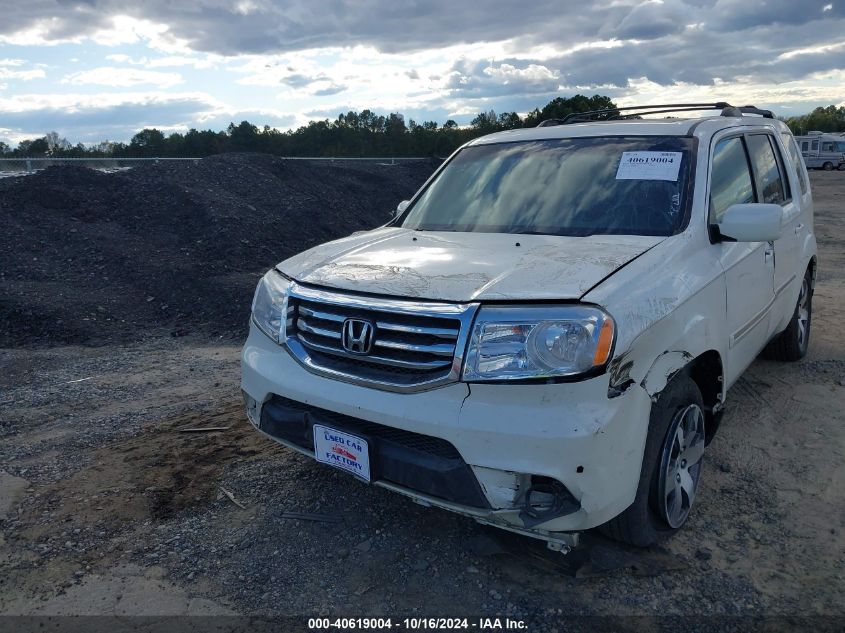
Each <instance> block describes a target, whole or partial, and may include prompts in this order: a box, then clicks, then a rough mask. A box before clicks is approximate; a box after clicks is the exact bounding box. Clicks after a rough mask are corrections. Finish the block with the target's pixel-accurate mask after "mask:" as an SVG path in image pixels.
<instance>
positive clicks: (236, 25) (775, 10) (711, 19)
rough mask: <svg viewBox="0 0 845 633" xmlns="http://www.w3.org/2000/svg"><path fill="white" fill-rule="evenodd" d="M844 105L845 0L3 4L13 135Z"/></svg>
mask: <svg viewBox="0 0 845 633" xmlns="http://www.w3.org/2000/svg"><path fill="white" fill-rule="evenodd" d="M578 93H581V94H587V95H592V94H603V95H608V96H610V97H612V98H613V99H614V100H615V101H616V102H617V104H620V105H632V104H639V103H644V104H648V103H667V102H679V101H716V100H724V101H729V102H731V103H734V104H736V105H746V104H754V105H757V106H758V107H768V108H771V109H772V110H774V112H775V113H776V114H778V115H785V116H790V115H795V114H803V113H806V112H808V111H810V110H812V109H813V108H814V107H817V106H819V105H830V104H837V105H845V0H645V1H643V0H597V1H595V2H589V1H588V0H574V1H573V0H554V1H551V2H546V1H544V0H533V1H531V2H524V3H518V2H514V1H513V0H510V1H507V2H506V1H502V0H490V1H486V2H485V1H483V0H477V1H475V2H467V1H466V0H425V1H422V0H409V1H404V2H403V1H402V0H0V141H5V142H7V143H9V144H10V145H14V144H15V143H17V142H19V141H20V140H22V139H25V138H36V137H39V136H43V135H44V134H45V133H47V132H50V131H56V132H58V133H59V134H60V135H61V136H64V137H66V138H67V139H68V140H70V141H71V142H73V143H77V142H83V143H86V144H87V143H96V142H99V141H104V140H111V141H128V140H129V139H130V138H131V137H132V135H133V134H134V133H135V132H137V131H138V130H140V129H142V128H144V127H157V128H159V129H161V130H163V131H165V132H171V131H185V130H187V129H189V128H192V127H195V128H198V129H208V128H210V129H213V130H220V129H224V128H225V127H226V126H227V125H228V124H229V123H230V122H235V123H238V122H240V121H242V120H248V121H250V122H252V123H254V124H257V125H259V126H263V125H270V126H271V127H277V128H279V129H290V128H296V127H299V126H300V125H304V124H306V123H307V122H308V121H310V120H314V119H324V118H330V119H334V118H336V116H337V115H338V114H339V113H340V112H346V111H349V110H359V111H360V110H363V109H365V108H369V109H371V110H374V111H376V112H378V113H380V114H386V113H389V112H401V113H403V114H404V115H405V117H406V120H408V119H414V120H415V121H417V122H418V123H420V122H422V121H429V120H432V121H437V122H438V123H443V122H445V121H446V120H448V119H453V120H455V121H456V122H457V123H458V124H461V125H464V124H467V123H468V122H469V121H470V120H471V119H472V118H473V117H474V116H475V115H476V114H477V113H479V112H481V111H489V110H491V109H492V110H495V111H496V112H505V111H508V112H510V111H516V112H519V113H520V114H524V113H526V112H528V111H530V110H532V109H533V108H535V107H542V106H543V105H545V104H546V103H548V102H549V101H550V100H551V99H553V98H554V97H557V96H564V97H567V96H572V95H574V94H578Z"/></svg>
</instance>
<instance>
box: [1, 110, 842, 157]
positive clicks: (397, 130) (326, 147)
mask: <svg viewBox="0 0 845 633" xmlns="http://www.w3.org/2000/svg"><path fill="white" fill-rule="evenodd" d="M615 107H616V104H615V103H614V102H613V101H612V100H611V99H610V97H606V96H602V95H593V96H592V97H586V96H584V95H575V96H574V97H568V98H564V97H557V98H555V99H552V100H551V101H550V102H549V103H547V104H546V105H545V106H543V107H542V108H535V109H534V110H532V111H531V112H529V113H528V114H527V115H526V116H525V117H524V118H523V117H521V116H520V115H519V114H517V113H516V112H502V113H499V114H497V113H496V112H494V111H492V110H490V111H488V112H481V113H479V114H478V115H477V116H476V117H475V118H474V119H472V121H471V122H470V124H469V126H465V127H459V126H458V124H457V123H455V121H453V120H451V119H450V120H448V121H446V122H445V123H443V124H438V123H437V122H435V121H425V122H422V123H417V122H416V121H414V120H413V119H410V120H408V121H407V122H406V119H405V117H404V116H403V115H402V114H399V113H395V112H394V113H390V114H388V115H380V114H376V113H375V112H373V111H372V110H363V111H361V112H355V111H350V112H347V113H346V114H339V115H338V117H337V118H336V119H334V120H333V121H332V120H329V119H323V120H321V121H311V122H309V123H308V124H307V125H304V126H302V127H300V128H298V129H296V130H288V131H281V130H278V129H276V128H272V127H270V126H267V125H265V126H264V127H263V128H259V127H258V126H256V125H254V124H252V123H250V122H249V121H242V122H241V123H239V124H237V125H235V124H234V123H230V124H229V127H228V128H226V129H225V130H222V131H218V132H215V131H213V130H196V129H193V128H192V129H190V130H188V131H187V132H185V133H181V132H173V133H171V134H165V133H164V132H162V131H161V130H158V129H156V128H145V129H143V130H141V131H140V132H138V133H137V134H135V135H134V136H133V137H132V139H131V140H130V141H129V143H120V142H118V143H114V142H110V141H104V142H102V143H98V144H96V145H88V146H86V145H83V144H82V143H78V144H76V145H72V144H71V143H69V142H68V141H67V140H66V139H64V138H62V137H61V136H60V135H59V134H57V133H56V132H50V133H49V134H45V135H44V136H43V137H40V138H36V139H28V140H23V141H21V142H20V143H18V145H17V147H15V148H11V147H10V146H9V145H7V144H6V143H3V142H2V141H0V155H3V156H5V157H54V158H151V157H202V156H209V155H211V154H220V153H223V152H265V153H268V154H276V155H279V156H348V157H374V156H397V157H398V156H437V157H441V158H442V157H445V156H448V155H449V154H450V153H451V152H452V151H454V150H455V149H456V148H458V147H459V146H460V145H462V144H463V143H466V142H467V141H469V140H472V139H473V138H476V137H478V136H482V135H484V134H490V133H492V132H498V131H502V130H511V129H516V128H522V127H534V126H536V125H537V124H538V123H539V122H540V121H543V120H546V119H557V118H562V117H564V116H566V115H567V114H571V113H578V112H587V111H589V110H603V109H613V108H615ZM786 123H787V125H789V127H790V128H791V129H792V132H793V133H794V134H805V133H806V132H808V131H810V130H819V131H822V132H845V108H843V107H837V106H835V105H831V106H827V107H824V108H821V107H819V108H816V109H815V110H813V111H812V112H810V113H809V114H805V115H803V116H798V117H791V118H788V119H786Z"/></svg>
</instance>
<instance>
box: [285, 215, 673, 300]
mask: <svg viewBox="0 0 845 633" xmlns="http://www.w3.org/2000/svg"><path fill="white" fill-rule="evenodd" d="M663 239H665V238H663V237H650V236H636V235H635V236H630V235H594V236H591V237H561V236H556V235H511V234H501V233H455V232H436V231H414V230H411V229H403V228H382V229H376V230H375V231H368V232H366V233H358V234H354V235H351V236H349V237H347V238H344V239H341V240H336V241H334V242H329V243H327V244H322V245H320V246H317V247H314V248H312V249H310V250H307V251H305V252H304V253H300V254H299V255H295V256H294V257H291V258H290V259H287V260H285V261H283V262H282V263H281V264H279V265H278V266H277V268H278V269H279V270H280V271H282V272H283V273H284V274H286V275H287V276H289V277H291V278H293V279H295V280H297V281H299V282H302V283H307V284H313V285H317V286H326V287H330V288H335V289H340V290H352V291H356V292H366V293H372V294H380V295H389V296H396V297H412V298H416V299H434V300H442V301H458V302H464V301H476V300H509V301H513V300H523V299H526V300H535V301H536V300H553V299H579V298H580V297H581V296H582V295H583V294H584V293H585V292H587V291H588V290H589V289H590V288H592V287H593V286H595V285H596V284H597V283H598V282H600V281H601V280H602V279H604V278H605V277H607V276H608V275H609V274H611V273H612V272H613V271H615V270H616V269H617V268H619V267H620V266H623V265H625V264H626V263H628V262H629V261H631V260H632V259H634V258H635V257H637V256H638V255H640V254H641V253H643V252H645V251H646V250H648V249H649V248H651V247H652V246H654V245H655V244H658V243H659V242H661V241H662V240H663Z"/></svg>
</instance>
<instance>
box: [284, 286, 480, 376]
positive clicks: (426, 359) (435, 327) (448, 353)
mask: <svg viewBox="0 0 845 633" xmlns="http://www.w3.org/2000/svg"><path fill="white" fill-rule="evenodd" d="M474 309H475V306H463V305H454V304H432V303H415V302H412V301H401V300H385V299H368V298H365V297H361V296H358V295H343V294H339V293H335V292H328V291H320V290H315V289H309V288H304V287H302V286H295V288H294V289H293V290H292V291H291V294H290V296H289V298H288V313H287V323H286V335H287V338H288V347H289V348H290V349H291V350H292V351H293V352H294V355H295V356H297V357H299V359H300V360H301V361H304V363H305V364H306V366H307V367H309V368H311V369H316V370H320V369H323V370H327V371H329V372H332V373H340V374H342V375H344V376H348V377H353V378H356V379H358V380H360V381H361V382H369V383H372V384H375V385H376V386H379V385H387V386H394V387H400V388H401V387H412V386H414V385H430V384H432V383H439V382H443V381H447V380H449V379H450V378H456V376H457V372H458V371H459V367H456V365H458V363H455V360H456V357H457V358H458V360H460V356H462V352H463V346H464V344H465V338H464V337H465V336H466V330H467V329H468V324H469V320H470V318H471V315H472V313H473V312H474ZM347 319H361V320H364V321H366V322H368V323H370V324H371V325H372V326H373V336H372V348H371V349H370V350H369V351H368V353H366V354H358V353H353V352H350V351H347V350H346V349H345V348H344V345H343V328H344V323H345V321H346V320H347ZM465 323H466V327H464V324H465ZM292 341H296V342H298V343H299V344H301V346H302V347H301V349H300V348H299V347H297V346H295V345H292V344H291V342H292ZM297 352H300V353H297Z"/></svg>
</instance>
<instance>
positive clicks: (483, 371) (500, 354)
mask: <svg viewBox="0 0 845 633" xmlns="http://www.w3.org/2000/svg"><path fill="white" fill-rule="evenodd" d="M613 336H614V324H613V319H612V318H611V317H610V315H608V314H607V313H605V312H604V311H602V310H600V309H599V308H595V307H592V306H574V305H573V306H567V305H560V306H535V307H526V306H514V307H504V306H503V307H496V306H493V307H483V308H481V311H480V312H479V313H478V317H477V318H476V320H475V325H474V326H473V329H472V336H471V337H470V341H469V349H468V350H467V354H466V361H465V363H464V372H463V379H464V380H467V381H484V380H519V379H525V378H553V377H559V376H576V375H578V374H583V373H585V372H588V371H591V370H594V369H597V368H601V367H603V366H604V365H605V363H607V361H608V359H609V358H610V350H611V347H612V346H613Z"/></svg>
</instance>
